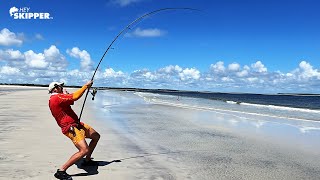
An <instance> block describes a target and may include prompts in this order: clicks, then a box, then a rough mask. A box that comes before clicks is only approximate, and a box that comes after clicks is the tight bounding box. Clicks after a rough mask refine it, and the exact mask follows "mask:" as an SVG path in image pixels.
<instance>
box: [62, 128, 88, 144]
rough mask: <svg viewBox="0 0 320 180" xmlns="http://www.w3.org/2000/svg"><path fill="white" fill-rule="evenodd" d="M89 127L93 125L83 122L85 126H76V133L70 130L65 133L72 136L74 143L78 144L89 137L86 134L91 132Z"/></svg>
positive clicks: (69, 136)
mask: <svg viewBox="0 0 320 180" xmlns="http://www.w3.org/2000/svg"><path fill="white" fill-rule="evenodd" d="M89 129H91V126H89V125H88V124H84V123H83V128H81V129H78V128H76V127H74V132H75V133H74V134H73V133H72V132H70V131H69V132H67V133H65V134H64V135H66V136H67V137H68V138H70V139H71V141H72V142H73V144H78V142H79V141H81V140H84V139H85V138H86V137H87V136H86V134H87V133H89Z"/></svg>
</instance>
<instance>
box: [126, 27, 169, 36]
mask: <svg viewBox="0 0 320 180" xmlns="http://www.w3.org/2000/svg"><path fill="white" fill-rule="evenodd" d="M165 34H166V31H163V30H160V29H157V28H153V29H152V28H150V29H141V28H136V29H135V30H134V31H133V32H129V33H127V34H126V36H127V37H160V36H164V35H165Z"/></svg>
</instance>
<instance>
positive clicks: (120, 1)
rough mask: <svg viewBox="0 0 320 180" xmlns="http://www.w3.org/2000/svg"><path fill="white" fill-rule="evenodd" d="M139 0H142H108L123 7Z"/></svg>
mask: <svg viewBox="0 0 320 180" xmlns="http://www.w3.org/2000/svg"><path fill="white" fill-rule="evenodd" d="M140 1H142V0H110V1H109V2H110V3H112V4H116V5H119V6H121V7H125V6H128V5H130V4H132V3H137V2H140Z"/></svg>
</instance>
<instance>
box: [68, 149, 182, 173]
mask: <svg viewBox="0 0 320 180" xmlns="http://www.w3.org/2000/svg"><path fill="white" fill-rule="evenodd" d="M181 152H183V151H176V152H175V151H169V152H163V153H145V154H141V155H137V156H132V157H126V158H122V159H117V160H113V161H95V162H97V164H98V165H95V166H83V165H82V163H83V161H84V158H82V159H80V160H79V161H78V162H76V163H75V165H76V166H77V167H78V168H79V169H83V170H85V171H86V172H85V173H78V174H73V175H71V176H91V175H96V174H99V171H98V167H99V166H107V165H109V164H111V163H119V162H122V161H125V160H128V159H136V158H143V157H147V156H158V155H163V154H173V153H181ZM185 152H187V151H185Z"/></svg>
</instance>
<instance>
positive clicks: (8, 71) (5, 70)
mask: <svg viewBox="0 0 320 180" xmlns="http://www.w3.org/2000/svg"><path fill="white" fill-rule="evenodd" d="M0 74H3V75H19V74H21V73H20V70H19V69H18V68H15V67H10V66H3V67H0Z"/></svg>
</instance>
